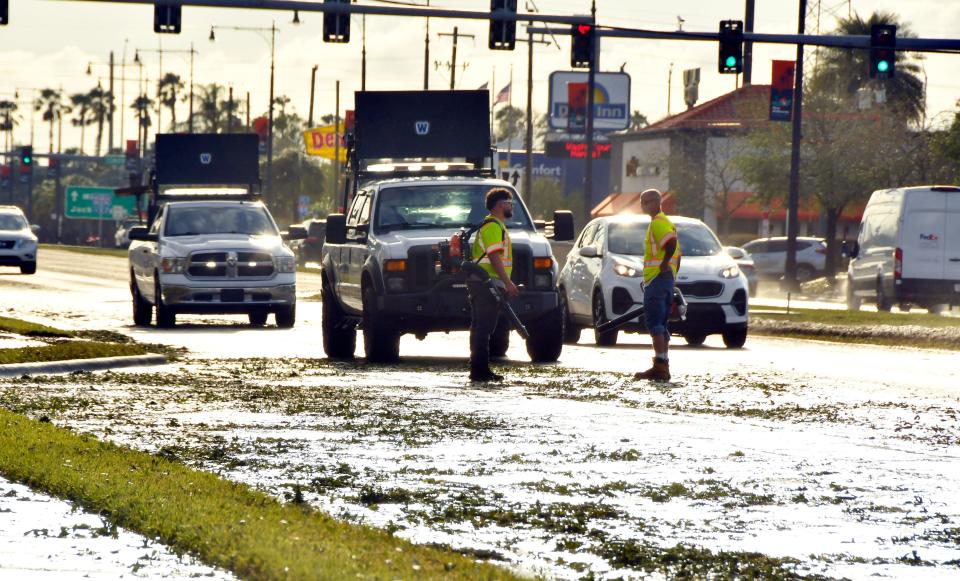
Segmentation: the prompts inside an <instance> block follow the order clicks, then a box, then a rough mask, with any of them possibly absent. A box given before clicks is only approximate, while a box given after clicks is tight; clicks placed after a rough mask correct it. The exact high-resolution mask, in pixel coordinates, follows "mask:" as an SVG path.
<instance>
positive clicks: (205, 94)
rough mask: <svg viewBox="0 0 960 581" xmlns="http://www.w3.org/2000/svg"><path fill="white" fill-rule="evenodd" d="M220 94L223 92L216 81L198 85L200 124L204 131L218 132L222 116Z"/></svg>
mask: <svg viewBox="0 0 960 581" xmlns="http://www.w3.org/2000/svg"><path fill="white" fill-rule="evenodd" d="M221 94H223V86H222V85H218V84H217V83H210V84H209V85H204V86H202V87H200V111H199V115H200V125H201V128H202V131H204V132H205V133H219V132H220V129H221V126H222V123H221V121H222V119H221V118H222V117H223V110H222V108H221V105H222V104H223V103H222V102H221V100H220V95H221Z"/></svg>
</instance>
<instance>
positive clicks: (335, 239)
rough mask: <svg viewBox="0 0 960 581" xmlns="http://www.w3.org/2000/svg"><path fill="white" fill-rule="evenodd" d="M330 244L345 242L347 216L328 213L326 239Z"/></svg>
mask: <svg viewBox="0 0 960 581" xmlns="http://www.w3.org/2000/svg"><path fill="white" fill-rule="evenodd" d="M326 241H327V242H328V243H330V244H345V243H346V242H347V216H346V215H345V214H330V215H329V216H327V240H326Z"/></svg>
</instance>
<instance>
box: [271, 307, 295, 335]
mask: <svg viewBox="0 0 960 581" xmlns="http://www.w3.org/2000/svg"><path fill="white" fill-rule="evenodd" d="M274 317H275V318H276V319H277V326H278V327H280V328H281V329H292V328H293V326H294V325H296V324H297V305H296V304H292V305H290V306H289V307H280V308H279V309H277V312H276V313H275V314H274Z"/></svg>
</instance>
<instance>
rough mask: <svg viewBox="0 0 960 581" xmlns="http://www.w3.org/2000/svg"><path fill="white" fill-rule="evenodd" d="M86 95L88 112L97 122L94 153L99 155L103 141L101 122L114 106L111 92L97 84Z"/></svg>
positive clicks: (111, 111)
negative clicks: (87, 97)
mask: <svg viewBox="0 0 960 581" xmlns="http://www.w3.org/2000/svg"><path fill="white" fill-rule="evenodd" d="M88 95H89V98H90V103H89V107H90V112H91V114H92V115H93V121H95V122H96V124H97V148H96V150H95V151H94V155H100V146H101V144H102V143H103V123H104V121H106V119H107V117H109V116H110V114H111V113H113V111H114V110H115V108H116V107H115V106H114V104H113V93H111V92H110V91H105V90H103V87H101V86H100V85H99V84H98V85H97V86H96V87H94V88H93V89H91V90H90V93H88Z"/></svg>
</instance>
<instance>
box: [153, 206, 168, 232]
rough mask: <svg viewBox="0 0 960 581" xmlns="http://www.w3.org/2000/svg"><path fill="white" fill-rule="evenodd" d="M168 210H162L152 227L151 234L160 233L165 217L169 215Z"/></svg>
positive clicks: (164, 208)
mask: <svg viewBox="0 0 960 581" xmlns="http://www.w3.org/2000/svg"><path fill="white" fill-rule="evenodd" d="M166 209H167V208H166V206H164V207H163V208H160V212H159V213H158V214H157V216H156V218H154V220H153V224H152V225H151V226H150V233H151V234H159V233H160V224H161V223H162V222H163V216H164V215H165V214H166V213H167V212H166Z"/></svg>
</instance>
